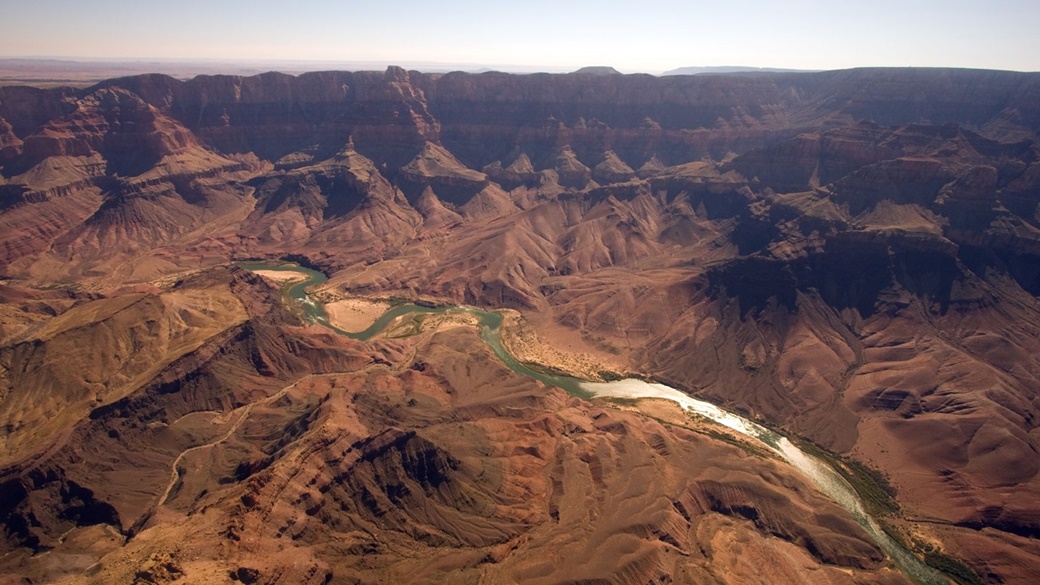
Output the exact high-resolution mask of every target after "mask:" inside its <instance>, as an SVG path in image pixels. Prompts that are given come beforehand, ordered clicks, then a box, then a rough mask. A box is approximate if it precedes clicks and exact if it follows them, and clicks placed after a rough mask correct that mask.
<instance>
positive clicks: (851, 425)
mask: <svg viewBox="0 0 1040 585" xmlns="http://www.w3.org/2000/svg"><path fill="white" fill-rule="evenodd" d="M1038 132H1040V74H1031V73H1012V72H1000V71H981V70H957V69H854V70H846V71H827V72H814V73H804V72H799V73H793V72H792V73H788V72H753V73H733V74H705V75H696V76H682V75H678V76H667V77H652V76H648V75H620V74H612V73H610V72H609V71H583V72H577V73H573V74H559V75H556V74H553V75H550V74H530V75H511V74H504V73H495V72H490V73H482V74H468V73H448V74H423V73H419V72H415V71H405V70H403V69H400V68H396V67H391V68H388V69H387V70H386V71H381V72H353V73H351V72H332V71H330V72H316V73H306V74H302V75H298V76H291V75H285V74H280V73H265V74H262V75H257V76H253V77H237V76H222V75H212V76H198V77H195V78H193V79H190V80H187V81H180V80H177V79H174V78H172V77H167V76H163V75H140V76H133V77H126V78H119V79H112V80H108V81H105V82H102V83H100V84H97V85H95V86H92V87H88V88H67V87H65V88H63V87H58V88H35V87H27V86H8V87H0V226H2V229H0V299H2V302H0V422H2V424H3V429H4V431H3V434H2V441H0V523H2V524H3V525H4V529H5V535H6V536H5V539H4V541H3V542H2V547H0V575H2V576H0V579H8V578H9V580H10V581H11V582H33V583H50V582H61V583H109V582H140V583H173V582H228V583H230V582H235V581H239V582H243V583H367V582H388V581H392V582H445V581H449V582H484V583H499V582H502V583H513V582H524V583H526V582H538V583H591V582H595V583H631V582H647V583H666V582H685V583H805V582H817V583H848V582H858V583H907V582H910V581H909V580H908V578H907V577H906V576H905V575H903V574H901V573H900V571H899V570H898V569H897V567H895V565H893V564H892V562H891V561H890V560H889V559H887V557H886V555H885V553H884V551H882V550H881V549H880V548H879V547H878V546H877V545H876V544H875V543H874V541H873V540H871V538H870V537H869V536H868V535H867V534H866V533H865V532H864V531H863V529H862V528H860V526H859V525H857V524H856V522H855V520H854V519H853V518H852V517H851V516H850V515H849V514H848V513H847V512H846V511H845V510H843V509H842V508H840V507H839V506H837V504H835V503H834V502H833V501H830V500H829V498H828V497H827V496H826V495H824V494H822V493H821V492H819V490H818V489H816V487H815V486H814V484H813V483H812V482H811V481H809V479H808V478H806V477H805V476H804V475H802V474H800V473H799V472H798V471H797V470H795V469H793V468H791V467H790V466H789V465H787V464H786V463H785V462H784V461H783V460H781V459H779V458H777V457H775V456H773V455H771V454H769V453H767V452H764V451H762V450H761V449H758V448H756V447H754V446H753V445H749V444H748V443H746V442H744V441H742V440H741V439H739V437H734V436H733V435H732V434H730V433H728V432H727V431H726V430H725V429H722V428H718V427H717V425H713V424H712V423H710V422H708V421H705V420H702V419H699V418H697V417H696V416H692V415H690V414H689V413H686V412H683V411H682V409H680V408H678V407H676V406H674V405H671V404H666V403H661V402H659V401H654V400H642V401H630V400H624V399H609V398H598V399H597V398H591V399H590V398H587V397H585V398H583V397H579V396H570V395H568V394H567V393H565V392H563V391H562V390H561V389H559V388H555V387H552V386H549V385H545V384H543V383H541V382H538V381H535V380H532V379H530V378H526V377H524V376H520V375H517V374H516V373H515V372H512V371H510V370H509V369H508V368H506V367H505V366H504V365H502V364H501V363H500V362H498V361H497V360H496V359H495V358H494V356H493V355H492V354H491V352H490V350H489V349H488V348H487V347H486V346H485V345H483V343H482V342H481V340H480V337H479V328H478V327H477V325H476V324H475V323H472V322H468V321H466V320H465V319H461V320H459V319H456V320H451V319H443V318H441V319H436V318H428V319H425V320H424V319H418V318H417V319H415V320H413V321H409V322H407V323H405V322H401V323H398V324H396V325H394V326H391V327H389V328H388V329H386V330H385V331H384V333H383V334H381V335H377V336H375V337H373V338H372V339H369V340H366V341H361V340H355V339H351V338H349V337H347V336H343V335H338V334H336V333H334V332H331V331H329V330H328V329H326V328H323V327H321V326H318V325H315V324H313V323H310V322H309V321H308V320H307V319H305V318H301V315H300V314H299V313H298V312H294V311H293V310H292V305H291V303H290V304H289V305H286V304H285V302H284V299H283V292H284V285H283V284H281V283H279V282H277V281H274V280H272V279H270V278H268V277H266V276H263V275H260V274H256V273H254V272H251V271H250V270H247V269H245V268H243V267H242V266H240V265H238V264H236V263H238V262H241V261H246V260H265V261H291V262H296V263H299V264H302V265H305V266H308V267H311V268H316V269H319V270H321V271H322V272H324V273H326V274H328V275H329V280H328V281H327V282H325V283H323V284H321V285H320V286H317V287H315V288H314V289H313V290H312V291H311V293H312V294H313V295H314V296H315V297H316V298H320V299H321V300H322V301H323V302H346V301H351V302H353V303H355V304H353V305H351V304H347V305H344V306H350V307H354V306H364V307H372V306H375V307H380V306H389V305H392V304H395V303H399V302H402V301H405V300H408V301H419V302H422V303H426V304H429V305H438V304H444V305H447V304H451V305H472V306H475V307H480V308H482V309H486V310H499V311H502V312H503V314H504V315H505V325H504V326H503V336H504V337H503V342H504V343H506V344H508V345H509V346H510V349H511V350H512V351H513V353H514V354H516V355H517V357H518V358H519V359H521V360H525V361H528V362H531V363H533V364H535V365H537V367H540V368H548V369H550V370H553V371H555V370H562V371H563V372H566V373H569V374H571V375H575V376H578V377H581V378H585V379H589V380H594V381H598V380H612V379H615V378H618V377H622V376H637V377H643V378H649V379H654V380H658V381H661V382H664V383H666V384H668V385H669V386H672V387H674V388H679V389H682V390H683V391H685V392H686V393H688V394H690V395H691V396H694V397H696V398H700V399H703V400H707V401H709V402H712V403H714V404H718V405H721V406H724V407H725V408H727V409H728V410H731V411H733V412H736V413H740V414H741V415H743V416H745V417H746V418H749V419H751V420H755V421H757V422H759V423H760V424H763V425H766V426H769V427H772V428H776V429H779V430H781V431H782V432H783V433H784V434H785V435H788V436H791V437H798V438H800V439H799V440H800V441H803V442H804V445H805V446H806V449H811V450H813V452H815V453H818V454H819V455H820V456H821V457H823V458H824V459H825V460H827V461H829V462H832V463H834V464H835V465H836V466H837V468H840V469H844V470H845V471H846V472H847V473H848V476H847V477H848V479H849V481H850V483H851V484H852V486H853V487H855V488H857V489H858V490H859V491H860V495H861V497H863V499H864V501H865V502H866V503H867V504H868V506H872V507H874V509H872V510H871V512H872V513H874V514H876V515H878V517H879V519H880V521H881V522H882V523H883V525H884V527H885V529H886V532H888V533H890V534H891V535H893V536H894V537H895V538H896V539H897V540H900V541H901V542H903V543H904V544H905V545H906V547H907V548H908V549H910V550H913V551H915V552H916V553H917V554H918V555H919V556H920V557H921V558H922V559H923V560H924V561H926V562H928V563H929V564H931V565H932V566H934V567H936V568H938V569H939V570H941V571H944V572H945V574H946V575H947V576H948V577H949V578H950V579H952V580H953V581H952V582H959V583H1027V582H1032V581H1035V580H1036V579H1038V578H1040V546H1038V544H1037V542H1038V541H1037V538H1038V537H1040V480H1038V479H1037V473H1038V471H1040V456H1038V443H1037V441H1038V440H1040V431H1038V428H1040V422H1038V416H1037V415H1038V409H1040V397H1038V390H1040V358H1038V356H1040V301H1038V295H1040V208H1038V205H1040V146H1038V144H1037V135H1038ZM373 314H374V313H373ZM18 578H22V579H24V581H17V579H18Z"/></svg>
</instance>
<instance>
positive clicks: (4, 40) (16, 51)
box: [0, 0, 1040, 73]
mask: <svg viewBox="0 0 1040 585" xmlns="http://www.w3.org/2000/svg"><path fill="white" fill-rule="evenodd" d="M0 57H62V58H72V59H79V60H89V59H98V58H106V59H127V60H141V59H173V60H179V59H185V60H187V59H211V60H217V61H242V60H248V61H270V62H275V61H328V62H340V63H343V62H366V63H372V64H383V65H386V64H401V65H406V66H407V65H411V64H417V63H448V64H459V65H472V66H500V67H501V66H512V67H516V66H527V67H533V68H542V69H545V70H571V69H576V68H578V67H582V66H586V65H606V66H612V67H615V68H616V69H618V70H620V71H622V72H625V73H634V72H646V73H659V72H662V71H666V70H669V69H674V68H678V67H685V66H729V65H740V66H751V67H777V68H792V69H842V68H849V67H866V66H891V67H907V66H911V67H971V68H985V69H1010V70H1017V71H1040V0H988V1H969V0H943V1H933V0H928V1H925V0H900V1H894V0H872V1H869V2H862V1H858V0H856V1H851V0H844V1H843V0H829V1H822V0H788V1H786V2H771V1H764V0H733V1H726V0H715V1H713V2H700V1H698V0H653V1H642V2H621V1H615V0H601V1H599V2H587V1H584V0H573V1H568V0H524V1H521V2H508V3H495V2H487V1H484V2H477V1H464V0H442V1H436V0H430V1H424V2H419V1H414V0H395V1H393V2H386V1H384V2H374V1H365V2H358V1H354V0H338V1H335V0H311V1H308V0H297V1H295V2H293V1H289V0H280V1H271V0H251V1H240V0H175V1H168V0H167V1H159V0H134V1H128V0H89V1H84V0H75V1H71V0H17V1H16V0H0Z"/></svg>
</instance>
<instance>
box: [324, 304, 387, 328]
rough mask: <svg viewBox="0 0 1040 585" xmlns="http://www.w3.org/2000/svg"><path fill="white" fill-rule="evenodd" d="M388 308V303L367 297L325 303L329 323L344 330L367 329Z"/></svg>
mask: <svg viewBox="0 0 1040 585" xmlns="http://www.w3.org/2000/svg"><path fill="white" fill-rule="evenodd" d="M389 309H390V303H384V302H379V301H370V300H368V299H343V300H340V301H334V302H331V303H328V304H327V305H325V312H327V313H328V314H329V323H330V324H331V325H333V326H334V327H339V328H340V329H342V330H344V331H351V332H358V331H364V330H365V329H368V327H369V325H371V324H372V323H374V322H375V320H376V319H378V318H379V316H380V315H382V314H383V313H385V312H387V311H388V310H389Z"/></svg>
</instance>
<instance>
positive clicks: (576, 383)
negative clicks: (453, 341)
mask: <svg viewBox="0 0 1040 585" xmlns="http://www.w3.org/2000/svg"><path fill="white" fill-rule="evenodd" d="M239 266H242V267H243V268H246V269H248V270H275V271H292V272H297V273H299V274H301V275H303V276H305V277H306V278H305V280H302V281H299V282H295V283H292V284H289V285H287V286H286V287H284V288H283V294H284V296H285V299H284V300H285V301H286V302H287V303H290V304H291V305H292V306H294V307H295V308H296V309H297V310H298V311H299V312H301V313H302V315H303V317H304V318H305V319H307V320H309V321H311V322H314V323H319V324H321V325H324V326H325V327H328V328H330V329H332V330H334V331H336V332H337V333H340V334H343V335H347V336H349V337H351V338H353V339H358V340H361V341H365V340H368V339H370V338H372V337H373V336H374V335H376V334H378V333H379V332H380V331H382V330H383V329H385V328H386V327H387V326H388V325H389V324H390V323H391V322H392V321H393V320H394V319H396V318H398V317H401V316H403V315H409V314H416V313H451V312H461V313H467V314H471V315H474V316H476V317H477V321H478V323H479V325H480V339H481V340H482V341H483V342H484V343H485V344H487V346H488V347H489V348H490V349H491V351H492V352H494V354H495V357H497V358H498V359H499V360H501V361H502V363H504V364H505V365H506V366H507V367H508V368H509V369H510V370H512V371H514V372H516V373H518V374H521V375H524V376H528V377H531V378H534V379H536V380H539V381H541V382H543V383H545V384H548V385H551V386H556V387H559V388H561V389H563V390H564V391H565V392H567V393H569V394H571V395H575V396H580V397H582V398H590V397H593V396H597V397H604V398H661V399H666V400H671V401H673V402H675V403H677V404H679V406H681V407H682V408H684V409H686V410H688V411H690V412H694V413H696V414H698V415H701V416H703V417H705V418H707V419H710V420H712V421H714V422H716V423H718V424H720V425H723V426H725V427H727V428H729V429H732V430H733V431H736V432H738V433H740V434H742V435H745V436H747V437H750V438H752V439H755V440H757V441H759V442H761V443H762V444H763V445H765V446H766V447H768V448H769V449H770V450H772V451H773V452H775V453H776V454H777V455H778V456H779V457H780V458H781V459H783V460H784V461H786V462H787V463H789V464H790V465H791V466H792V467H794V468H795V469H798V470H799V471H801V472H802V473H803V474H805V476H806V477H808V478H809V479H810V480H812V482H813V483H814V484H815V485H816V486H817V487H818V488H819V489H820V491H822V492H823V493H825V494H827V495H828V496H829V497H830V498H831V499H833V500H834V501H835V502H836V503H837V504H838V505H839V506H841V507H842V508H844V509H845V510H846V511H848V512H849V514H851V515H852V517H853V518H854V519H855V520H856V522H858V523H859V525H860V526H862V527H863V528H864V530H866V532H867V533H868V534H869V535H870V536H871V537H872V538H873V539H874V541H875V542H877V544H878V546H880V547H881V548H882V550H884V551H885V553H886V554H887V555H888V556H889V558H891V559H892V560H893V561H894V562H895V564H896V565H897V566H899V568H900V569H901V570H902V571H903V573H904V574H906V575H907V576H909V577H910V578H911V579H912V580H913V581H915V582H917V583H919V584H921V585H949V581H948V580H947V579H946V578H944V577H943V576H942V575H941V574H940V573H939V572H937V571H936V570H935V569H932V568H931V567H929V566H928V565H926V564H924V563H923V562H921V560H920V559H918V558H917V556H916V555H914V554H913V553H911V552H910V551H908V550H906V549H905V548H903V547H902V546H901V545H900V544H899V543H897V542H896V541H895V540H893V539H892V538H891V537H890V536H888V534H886V533H885V531H884V530H882V529H881V527H880V526H879V525H878V523H877V521H876V520H875V519H874V518H872V517H871V516H870V515H869V514H868V513H867V512H866V508H865V506H864V505H863V502H862V501H861V500H860V498H859V496H858V494H856V491H855V490H854V489H853V488H852V486H851V485H849V483H848V482H847V481H846V480H845V479H844V478H843V477H842V476H841V475H840V474H839V473H838V472H837V471H835V470H834V469H833V468H831V467H830V466H829V465H828V464H826V463H824V462H823V461H822V460H820V459H818V458H816V457H814V456H812V455H810V454H808V453H806V452H805V451H802V450H801V449H799V448H798V447H797V446H795V445H794V443H792V442H791V441H790V440H789V439H788V438H787V437H785V436H783V435H781V434H779V433H777V432H775V431H772V430H770V429H767V428H765V427H763V426H762V425H760V424H758V423H756V422H754V421H750V420H748V419H746V418H744V417H742V416H739V415H737V414H733V413H731V412H729V411H727V410H724V409H722V408H720V407H718V406H716V405H714V404H712V403H710V402H705V401H703V400H698V399H696V398H693V397H692V396H690V395H688V394H686V393H685V392H682V391H680V390H678V389H676V388H672V387H670V386H666V385H664V384H658V383H653V382H645V381H643V380H637V379H625V380H619V381H616V382H588V381H585V380H580V379H578V378H573V377H569V376H558V375H553V374H548V373H545V372H541V371H538V370H534V369H531V368H530V367H528V366H526V365H524V364H523V363H521V362H520V361H519V360H517V359H516V358H515V357H513V355H512V354H510V353H509V352H508V351H506V349H505V347H504V346H503V345H502V337H501V335H500V328H501V326H502V314H501V313H498V312H493V311H483V310H481V309H477V308H473V307H459V306H443V307H428V306H420V305H414V304H404V305H398V306H396V307H393V308H391V309H390V310H388V311H387V312H386V313H384V314H383V315H382V316H380V317H379V318H378V319H377V320H376V321H375V322H374V323H373V324H372V325H371V326H370V327H368V328H367V329H365V330H364V331H360V332H350V331H344V330H342V329H340V328H338V327H336V326H334V325H332V323H330V322H329V316H328V313H327V312H326V311H325V308H324V306H322V304H321V303H318V302H316V301H315V300H314V299H312V298H311V297H310V296H309V295H308V294H307V289H308V288H310V287H313V286H317V285H320V284H322V283H324V282H325V281H326V280H328V278H327V277H326V276H325V275H324V274H322V273H321V272H318V271H316V270H310V269H307V268H303V267H300V266H296V265H279V264H272V263H269V262H244V263H240V264H239Z"/></svg>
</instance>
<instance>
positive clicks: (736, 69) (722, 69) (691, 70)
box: [661, 65, 818, 75]
mask: <svg viewBox="0 0 1040 585" xmlns="http://www.w3.org/2000/svg"><path fill="white" fill-rule="evenodd" d="M812 71H818V70H814V69H778V68H775V67H741V66H736V65H733V66H730V65H723V66H718V67H679V68H678V69H670V70H668V71H665V72H664V73H662V74H661V75H700V74H702V73H809V72H812Z"/></svg>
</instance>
